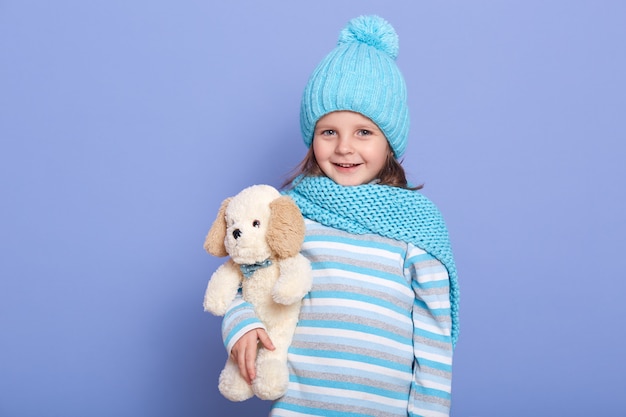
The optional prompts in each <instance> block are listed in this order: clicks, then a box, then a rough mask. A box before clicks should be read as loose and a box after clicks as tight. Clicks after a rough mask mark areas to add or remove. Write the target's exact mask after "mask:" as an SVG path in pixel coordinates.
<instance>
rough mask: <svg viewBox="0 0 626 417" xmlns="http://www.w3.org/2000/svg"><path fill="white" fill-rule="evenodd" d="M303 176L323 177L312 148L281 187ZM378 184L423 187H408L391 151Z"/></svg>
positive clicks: (379, 175) (381, 171)
mask: <svg viewBox="0 0 626 417" xmlns="http://www.w3.org/2000/svg"><path fill="white" fill-rule="evenodd" d="M300 175H304V176H308V177H323V176H324V175H325V174H324V172H323V171H322V169H321V168H320V166H319V165H318V163H317V160H316V159H315V153H314V152H313V146H311V147H310V148H309V151H308V152H307V154H306V155H305V157H304V159H303V160H302V162H300V163H299V164H298V165H297V166H296V167H295V168H294V169H293V170H292V172H291V175H289V177H288V178H287V180H286V181H285V182H284V183H283V187H287V186H289V184H291V183H292V182H293V180H294V179H296V177H298V176H300ZM377 178H378V180H379V184H382V185H390V186H392V187H399V188H406V189H408V190H419V189H421V188H422V187H423V185H418V186H417V187H411V186H409V184H408V182H407V180H406V173H405V172H404V168H403V167H402V165H401V164H400V162H399V161H398V160H397V159H396V158H395V157H394V156H393V151H392V150H391V149H389V151H388V152H387V159H386V161H385V165H384V166H383V168H382V169H381V170H380V172H379V173H378V175H377Z"/></svg>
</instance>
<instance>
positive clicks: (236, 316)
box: [222, 293, 265, 355]
mask: <svg viewBox="0 0 626 417" xmlns="http://www.w3.org/2000/svg"><path fill="white" fill-rule="evenodd" d="M254 329H264V330H265V326H264V325H263V323H261V321H260V320H259V319H258V318H257V317H256V314H255V312H254V307H253V306H252V304H250V303H249V302H247V301H245V300H244V299H243V297H242V296H241V293H239V294H237V297H235V300H233V302H232V304H231V305H230V307H229V308H228V311H226V314H225V315H224V319H223V320H222V339H223V340H224V346H225V347H226V352H228V354H229V355H230V351H231V349H232V348H233V345H234V344H235V343H237V341H238V340H239V339H240V338H241V336H243V335H244V334H246V333H248V332H249V331H250V330H254Z"/></svg>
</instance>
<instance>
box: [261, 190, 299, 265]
mask: <svg viewBox="0 0 626 417" xmlns="http://www.w3.org/2000/svg"><path fill="white" fill-rule="evenodd" d="M270 213H271V214H270V221H269V224H268V226H267V235H266V236H265V238H266V239H267V244H268V245H269V247H270V248H271V250H272V252H273V253H274V254H276V256H277V257H278V258H279V259H285V258H290V257H292V256H295V255H297V254H298V252H300V248H301V247H302V242H304V232H305V226H304V217H302V213H300V209H299V208H298V206H297V205H296V203H295V202H294V201H293V200H292V199H291V197H288V196H281V197H278V198H277V199H276V200H274V201H272V202H271V203H270Z"/></svg>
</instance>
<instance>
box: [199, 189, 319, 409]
mask: <svg viewBox="0 0 626 417" xmlns="http://www.w3.org/2000/svg"><path fill="white" fill-rule="evenodd" d="M303 240H304V219H303V218H302V215H301V213H300V211H299V209H298V207H297V206H296V205H295V203H294V202H293V200H291V199H290V198H289V197H286V196H281V195H280V194H279V192H278V191H277V190H276V189H275V188H273V187H271V186H268V185H254V186H252V187H248V188H246V189H244V190H243V191H241V192H240V193H239V194H237V195H236V196H235V197H232V198H229V199H226V200H225V201H224V202H223V203H222V207H221V208H220V212H219V214H218V216H217V219H216V220H215V222H214V223H213V225H212V226H211V230H210V231H209V234H208V235H207V239H206V241H205V248H206V250H207V251H208V252H209V253H211V254H213V255H216V256H225V255H230V259H229V260H228V261H227V262H226V263H224V264H223V265H222V266H220V267H219V268H218V269H217V270H216V271H215V272H214V273H213V275H212V276H211V279H210V281H209V284H208V286H207V290H206V293H205V297H204V309H205V310H206V311H208V312H211V313H213V314H215V315H220V316H221V315H224V314H225V313H226V311H227V309H228V307H229V306H230V305H231V303H232V301H233V299H234V298H235V296H236V294H237V291H238V289H239V287H241V288H242V292H243V298H244V299H245V300H246V301H248V302H250V303H251V304H252V305H253V306H254V309H255V312H256V315H257V317H258V318H259V320H261V322H262V323H263V324H264V326H265V328H266V330H267V333H268V335H269V337H270V339H271V340H272V342H273V344H274V346H275V347H276V349H275V350H274V351H270V350H267V349H265V348H263V347H260V348H259V350H258V356H257V361H256V375H257V376H256V378H255V379H254V381H253V383H252V386H250V385H248V384H247V383H246V381H245V380H244V379H243V378H242V377H241V374H240V372H239V368H238V367H237V364H236V362H235V361H234V360H233V359H232V358H230V357H229V359H228V360H227V362H226V365H225V367H224V370H223V371H222V373H221V374H220V378H219V390H220V392H221V393H222V395H224V397H226V398H228V399H229V400H231V401H243V400H246V399H248V398H250V397H252V396H253V395H256V396H257V397H259V398H261V399H264V400H274V399H277V398H279V397H281V396H282V395H283V394H284V393H285V392H286V390H287V384H288V382H289V372H288V369H287V349H288V347H289V345H290V344H291V340H292V337H293V332H294V330H295V327H296V323H297V321H298V314H299V312H300V303H301V300H302V298H303V297H304V296H305V295H306V294H307V293H308V292H309V291H310V289H311V281H312V273H311V265H310V263H309V261H308V260H307V259H306V258H305V257H304V256H302V255H301V254H300V253H299V251H300V247H301V245H302V242H303ZM268 258H269V259H271V261H272V265H271V266H269V267H266V268H261V269H258V270H257V271H256V272H254V274H253V275H252V276H251V277H249V278H245V277H244V276H243V274H242V273H241V271H240V268H239V264H252V263H255V262H261V261H264V260H265V259H268Z"/></svg>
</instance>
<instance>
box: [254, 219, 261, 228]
mask: <svg viewBox="0 0 626 417" xmlns="http://www.w3.org/2000/svg"><path fill="white" fill-rule="evenodd" d="M252 227H261V222H260V221H258V220H255V221H253V222H252Z"/></svg>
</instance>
